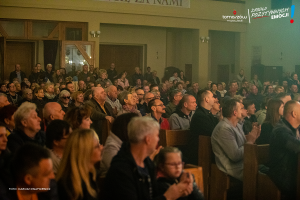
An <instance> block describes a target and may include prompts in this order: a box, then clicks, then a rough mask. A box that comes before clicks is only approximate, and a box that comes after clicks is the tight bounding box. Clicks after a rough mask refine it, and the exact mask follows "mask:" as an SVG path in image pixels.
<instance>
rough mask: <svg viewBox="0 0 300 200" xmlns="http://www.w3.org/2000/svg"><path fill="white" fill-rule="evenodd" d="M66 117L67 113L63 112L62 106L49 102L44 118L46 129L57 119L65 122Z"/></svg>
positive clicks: (45, 108) (44, 111)
mask: <svg viewBox="0 0 300 200" xmlns="http://www.w3.org/2000/svg"><path fill="white" fill-rule="evenodd" d="M64 116H65V112H64V111H63V109H62V107H61V105H60V104H59V103H57V102H49V103H47V104H46V105H45V107H44V109H43V118H44V123H45V126H46V127H47V126H48V125H49V124H50V122H51V121H53V120H55V119H60V120H63V119H64Z"/></svg>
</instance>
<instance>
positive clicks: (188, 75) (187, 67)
mask: <svg viewBox="0 0 300 200" xmlns="http://www.w3.org/2000/svg"><path fill="white" fill-rule="evenodd" d="M178 75H179V74H178ZM184 75H185V78H186V80H188V81H190V82H192V77H193V65H192V64H185V72H184Z"/></svg>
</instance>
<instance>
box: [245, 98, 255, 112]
mask: <svg viewBox="0 0 300 200" xmlns="http://www.w3.org/2000/svg"><path fill="white" fill-rule="evenodd" d="M243 104H244V106H245V109H246V110H247V109H248V107H249V106H252V105H253V104H254V101H252V100H244V101H243Z"/></svg>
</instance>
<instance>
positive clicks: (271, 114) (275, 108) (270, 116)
mask: <svg viewBox="0 0 300 200" xmlns="http://www.w3.org/2000/svg"><path fill="white" fill-rule="evenodd" d="M282 104H283V102H282V101H281V100H280V99H270V100H269V101H268V104H267V114H266V119H265V121H264V122H267V123H270V124H272V126H275V125H276V123H277V122H278V121H279V120H280V117H281V116H280V114H279V108H280V106H281V105H282Z"/></svg>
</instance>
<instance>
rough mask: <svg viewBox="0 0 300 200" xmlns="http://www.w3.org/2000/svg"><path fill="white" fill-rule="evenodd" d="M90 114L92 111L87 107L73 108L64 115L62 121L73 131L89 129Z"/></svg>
mask: <svg viewBox="0 0 300 200" xmlns="http://www.w3.org/2000/svg"><path fill="white" fill-rule="evenodd" d="M91 113H92V109H91V107H90V106H88V105H82V106H79V107H74V108H72V109H70V110H69V111H68V112H67V113H66V115H65V117H64V120H65V121H66V122H68V123H69V124H70V126H71V128H72V129H73V130H76V129H78V128H85V129H90V127H91V124H92V120H91V118H90V117H91Z"/></svg>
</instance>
